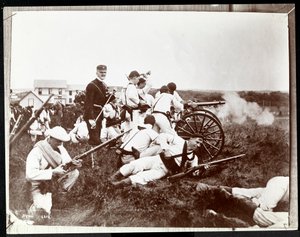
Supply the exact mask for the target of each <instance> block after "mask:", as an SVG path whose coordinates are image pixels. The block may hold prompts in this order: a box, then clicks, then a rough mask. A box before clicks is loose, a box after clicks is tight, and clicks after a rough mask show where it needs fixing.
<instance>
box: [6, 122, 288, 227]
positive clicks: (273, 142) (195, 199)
mask: <svg viewBox="0 0 300 237" xmlns="http://www.w3.org/2000/svg"><path fill="white" fill-rule="evenodd" d="M223 129H224V132H225V136H226V137H225V145H224V148H223V151H222V153H221V154H220V156H219V157H218V158H224V157H228V156H232V155H237V154H241V153H245V154H246V156H245V157H244V158H242V159H239V160H235V161H232V162H230V163H228V164H226V165H222V166H220V167H218V168H217V170H212V171H211V172H209V173H207V174H206V176H205V177H202V179H200V178H199V177H198V178H192V177H186V178H183V179H181V180H178V181H177V182H174V183H170V182H169V181H168V180H167V179H162V180H159V181H157V182H152V183H149V184H148V185H146V186H135V187H133V186H129V187H123V188H119V189H116V188H114V187H113V186H112V185H111V184H110V183H109V181H108V178H109V177H110V176H111V175H112V174H113V173H114V172H115V171H116V169H117V168H116V167H117V156H116V155H115V150H114V149H102V150H99V151H97V152H96V153H94V161H95V162H94V167H92V162H91V157H88V158H87V159H86V160H85V161H84V163H83V167H82V168H81V170H80V177H79V180H78V182H77V183H76V185H75V186H74V188H73V189H72V191H71V192H70V193H68V194H66V195H65V196H63V197H61V196H60V197H58V196H57V195H54V196H53V208H52V219H51V220H50V223H47V224H48V225H84V226H108V227H109V226H114V227H127V226H130V227H212V226H216V225H217V226H219V225H220V224H216V223H214V222H213V221H211V220H208V219H207V218H205V216H204V213H205V209H206V208H208V207H210V206H211V205H212V203H213V200H211V198H210V197H209V196H203V195H202V196H200V195H199V193H197V192H196V191H195V187H196V184H197V183H198V182H200V181H201V182H204V183H208V184H211V185H228V186H240V187H258V186H265V184H266V182H267V181H268V179H270V178H271V177H273V176H277V175H289V130H288V119H287V118H286V119H283V118H280V119H276V120H275V122H274V124H273V125H272V126H258V125H256V123H254V122H252V121H247V122H246V123H244V124H242V125H238V124H223ZM32 145H33V144H32V143H31V140H30V138H29V136H28V135H27V134H24V135H23V136H22V137H21V138H20V139H19V141H17V143H16V144H15V145H14V146H13V147H12V148H11V150H10V152H11V155H10V157H9V195H10V200H9V208H10V209H12V210H14V212H15V213H16V214H17V215H18V216H19V217H21V218H24V217H26V209H27V208H28V207H29V206H30V204H31V201H30V194H29V193H28V189H27V184H26V181H25V161H26V156H27V154H28V153H29V151H30V150H31V148H32ZM65 146H66V148H67V150H68V151H69V153H70V155H71V156H75V155H77V154H79V153H82V152H84V151H86V150H87V149H88V147H87V145H84V144H82V145H74V144H66V145H65ZM225 211H226V210H225ZM228 211H229V213H230V215H232V216H237V217H239V213H238V210H234V209H230V207H228ZM238 223H239V222H236V223H235V224H234V225H235V226H236V225H237V226H236V227H238V226H239V224H238ZM221 225H224V226H225V227H226V226H227V227H231V226H233V224H232V223H222V224H221ZM240 226H243V225H242V224H240Z"/></svg>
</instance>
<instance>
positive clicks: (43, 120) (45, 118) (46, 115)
mask: <svg viewBox="0 0 300 237" xmlns="http://www.w3.org/2000/svg"><path fill="white" fill-rule="evenodd" d="M38 122H39V123H40V124H41V130H42V131H43V132H45V131H46V130H47V129H50V123H51V117H50V109H49V108H48V106H45V107H44V109H43V110H42V112H41V114H40V116H39V118H38Z"/></svg>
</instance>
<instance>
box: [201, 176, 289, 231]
mask: <svg viewBox="0 0 300 237" xmlns="http://www.w3.org/2000/svg"><path fill="white" fill-rule="evenodd" d="M196 190H197V191H199V192H202V193H203V192H206V194H207V192H209V195H210V196H213V197H215V199H214V200H215V201H217V202H218V203H222V204H223V205H224V204H227V205H232V206H234V208H236V209H239V210H241V211H242V213H243V214H244V216H245V219H247V218H248V219H250V220H251V222H252V221H253V224H255V223H256V224H257V225H258V226H260V227H287V226H288V202H289V177H286V176H285V177H284V176H276V177H273V178H271V179H270V180H269V181H268V183H267V185H266V187H265V188H262V187H260V188H238V187H234V188H230V187H226V186H210V185H207V184H204V183H199V184H198V185H197V187H196ZM211 206H215V204H212V205H211ZM208 212H209V214H210V217H212V218H218V219H220V220H221V221H222V219H223V220H230V218H229V217H226V216H224V215H222V214H219V213H217V212H215V211H214V210H209V211H208Z"/></svg>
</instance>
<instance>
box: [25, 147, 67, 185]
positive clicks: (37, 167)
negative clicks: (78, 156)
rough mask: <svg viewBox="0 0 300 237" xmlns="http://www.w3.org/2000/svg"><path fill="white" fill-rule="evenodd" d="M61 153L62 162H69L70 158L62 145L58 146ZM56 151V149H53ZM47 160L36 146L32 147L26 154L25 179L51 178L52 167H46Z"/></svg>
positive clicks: (40, 179) (39, 179)
mask: <svg viewBox="0 0 300 237" xmlns="http://www.w3.org/2000/svg"><path fill="white" fill-rule="evenodd" d="M58 149H59V151H60V154H61V158H62V164H66V163H68V162H70V161H71V160H72V159H71V157H70V155H69V153H68V152H67V150H66V149H65V148H64V147H63V146H58ZM54 152H56V151H54ZM47 166H48V162H47V160H46V159H45V158H44V156H43V153H42V152H41V150H40V149H39V148H38V147H34V148H33V149H32V150H31V151H30V152H29V154H28V156H27V160H26V179H27V180H29V181H42V180H51V179H52V168H51V167H50V168H48V169H46V168H47Z"/></svg>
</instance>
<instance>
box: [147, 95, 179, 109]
mask: <svg viewBox="0 0 300 237" xmlns="http://www.w3.org/2000/svg"><path fill="white" fill-rule="evenodd" d="M171 106H174V108H175V109H176V110H179V111H182V110H183V104H182V103H180V102H179V101H178V100H177V99H176V98H175V97H174V95H171V94H168V93H162V94H160V95H159V96H158V97H157V98H155V100H154V102H153V106H152V111H160V112H163V113H166V112H167V111H170V107H171Z"/></svg>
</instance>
